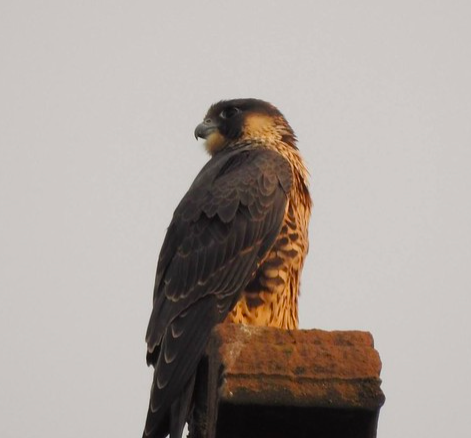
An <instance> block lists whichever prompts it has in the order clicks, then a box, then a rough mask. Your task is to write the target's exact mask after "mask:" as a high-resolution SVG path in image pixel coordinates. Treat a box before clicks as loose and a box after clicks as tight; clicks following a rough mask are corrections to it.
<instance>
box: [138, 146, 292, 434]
mask: <svg viewBox="0 0 471 438" xmlns="http://www.w3.org/2000/svg"><path fill="white" fill-rule="evenodd" d="M291 183H292V182H291V170H290V167H289V164H288V162H287V161H286V160H285V159H284V158H282V157H281V156H280V155H279V154H277V153H275V152H273V151H269V150H264V149H261V148H257V149H255V148H253V149H246V150H242V151H240V150H239V151H235V152H231V153H224V154H218V155H216V156H214V157H213V158H212V159H211V160H210V161H209V162H208V164H207V165H206V166H205V167H204V168H203V170H202V171H201V172H200V174H199V175H198V176H197V178H196V179H195V182H194V183H193V185H192V186H191V188H190V190H189V191H188V193H187V194H186V195H185V197H184V198H183V199H182V201H181V202H180V204H179V206H178V207H177V209H176V211H175V213H174V217H173V219H172V222H171V224H170V226H169V229H168V232H167V235H166V237H165V240H164V243H163V246H162V250H161V253H160V257H159V262H158V266H157V274H156V283H155V290H154V306H153V311H152V315H151V318H150V321H149V326H148V330H147V335H146V340H147V343H148V355H147V360H148V363H152V364H153V365H154V367H155V371H154V384H153V387H152V391H151V401H150V407H149V414H148V418H147V423H146V431H145V436H149V435H150V434H152V433H153V431H156V430H158V431H162V430H163V429H165V427H167V426H163V425H168V423H169V415H170V414H169V409H170V407H171V405H172V403H174V402H175V399H176V398H178V396H179V394H183V393H182V391H183V389H184V388H185V387H186V386H185V385H187V382H189V381H190V379H191V378H192V376H193V374H194V373H195V371H196V367H197V365H198V363H199V360H200V358H201V356H202V354H203V352H204V349H205V347H206V343H207V340H208V338H209V335H210V332H211V330H212V328H213V327H214V326H215V325H216V324H217V323H219V322H221V321H223V320H224V319H225V317H226V316H227V314H228V312H230V310H231V309H232V307H233V306H234V304H235V303H236V301H237V299H238V297H239V295H240V293H241V292H242V290H243V289H244V287H245V286H246V285H247V283H248V282H249V281H250V280H251V278H252V277H253V274H254V273H255V271H256V269H257V266H258V265H259V263H260V262H261V260H262V259H263V258H264V256H265V254H266V253H267V251H268V250H269V249H270V247H271V246H272V245H273V243H274V241H275V239H276V236H277V235H278V233H279V231H280V228H281V224H282V220H283V216H284V212H285V206H286V195H287V190H289V188H290V186H291ZM184 393H185V394H186V396H188V394H187V393H188V391H187V390H185V391H184ZM182 403H183V400H182ZM174 406H175V405H174ZM159 433H160V432H159ZM146 434H147V435H146Z"/></svg>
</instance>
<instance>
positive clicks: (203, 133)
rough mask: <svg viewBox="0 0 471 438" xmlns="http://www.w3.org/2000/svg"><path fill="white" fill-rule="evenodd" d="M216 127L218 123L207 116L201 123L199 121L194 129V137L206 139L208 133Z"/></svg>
mask: <svg viewBox="0 0 471 438" xmlns="http://www.w3.org/2000/svg"><path fill="white" fill-rule="evenodd" d="M217 129H218V125H217V123H216V122H214V121H213V120H212V119H210V118H207V119H206V120H205V121H204V122H203V123H200V124H199V125H198V126H197V127H196V129H195V138H196V140H198V137H199V138H203V139H206V138H208V136H209V135H210V134H212V133H213V132H215V131H216V130H217Z"/></svg>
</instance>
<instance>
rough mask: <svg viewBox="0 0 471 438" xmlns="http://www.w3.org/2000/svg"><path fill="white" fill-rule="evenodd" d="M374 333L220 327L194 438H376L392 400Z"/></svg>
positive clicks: (205, 369) (204, 372)
mask: <svg viewBox="0 0 471 438" xmlns="http://www.w3.org/2000/svg"><path fill="white" fill-rule="evenodd" d="M380 371H381V361H380V358H379V355H378V353H377V351H376V350H375V349H374V347H373V338H372V336H371V334H369V333H367V332H359V331H335V332H326V331H322V330H293V331H287V330H279V329H272V328H262V327H249V326H243V325H236V324H225V325H220V326H218V327H216V329H215V330H214V332H213V335H212V338H211V341H210V343H209V346H208V349H207V356H206V358H205V359H204V360H203V363H202V365H201V367H200V370H199V376H198V379H197V382H198V383H197V388H196V406H195V412H194V417H193V422H192V424H191V426H190V436H191V437H192V438H268V437H269V438H282V437H283V438H285V437H296V438H304V437H306V438H307V437H309V438H317V437H318V438H321V437H322V438H340V437H341V438H374V437H376V428H377V422H378V415H379V410H380V408H381V406H382V405H383V403H384V394H383V392H382V391H381V388H380V384H381V380H380V378H379V374H380Z"/></svg>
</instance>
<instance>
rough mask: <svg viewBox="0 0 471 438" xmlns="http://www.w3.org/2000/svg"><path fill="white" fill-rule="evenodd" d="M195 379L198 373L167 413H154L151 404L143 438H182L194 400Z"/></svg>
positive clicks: (192, 377)
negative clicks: (168, 437) (167, 437)
mask: <svg viewBox="0 0 471 438" xmlns="http://www.w3.org/2000/svg"><path fill="white" fill-rule="evenodd" d="M195 378H196V373H194V374H193V376H191V378H190V380H189V381H188V383H187V384H186V385H185V387H184V388H183V391H182V392H181V393H180V395H179V396H178V397H177V398H176V399H175V400H174V402H173V403H172V405H171V406H170V409H168V410H167V411H166V412H162V411H159V410H158V411H157V412H152V411H151V409H150V403H149V411H148V413H147V421H146V428H145V430H144V434H143V435H142V437H143V438H165V437H166V436H168V434H169V433H170V438H181V436H182V434H183V429H184V427H185V423H186V421H187V419H188V414H189V411H190V406H191V402H192V400H193V390H194V388H195Z"/></svg>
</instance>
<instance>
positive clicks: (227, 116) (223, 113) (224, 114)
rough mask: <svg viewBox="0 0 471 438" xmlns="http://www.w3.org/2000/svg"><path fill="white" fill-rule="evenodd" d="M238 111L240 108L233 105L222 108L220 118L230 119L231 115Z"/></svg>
mask: <svg viewBox="0 0 471 438" xmlns="http://www.w3.org/2000/svg"><path fill="white" fill-rule="evenodd" d="M239 113H240V109H239V108H236V107H235V106H231V107H229V108H226V109H223V110H222V111H221V113H220V114H219V116H220V117H221V119H230V118H231V117H234V116H235V115H236V114H239Z"/></svg>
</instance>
